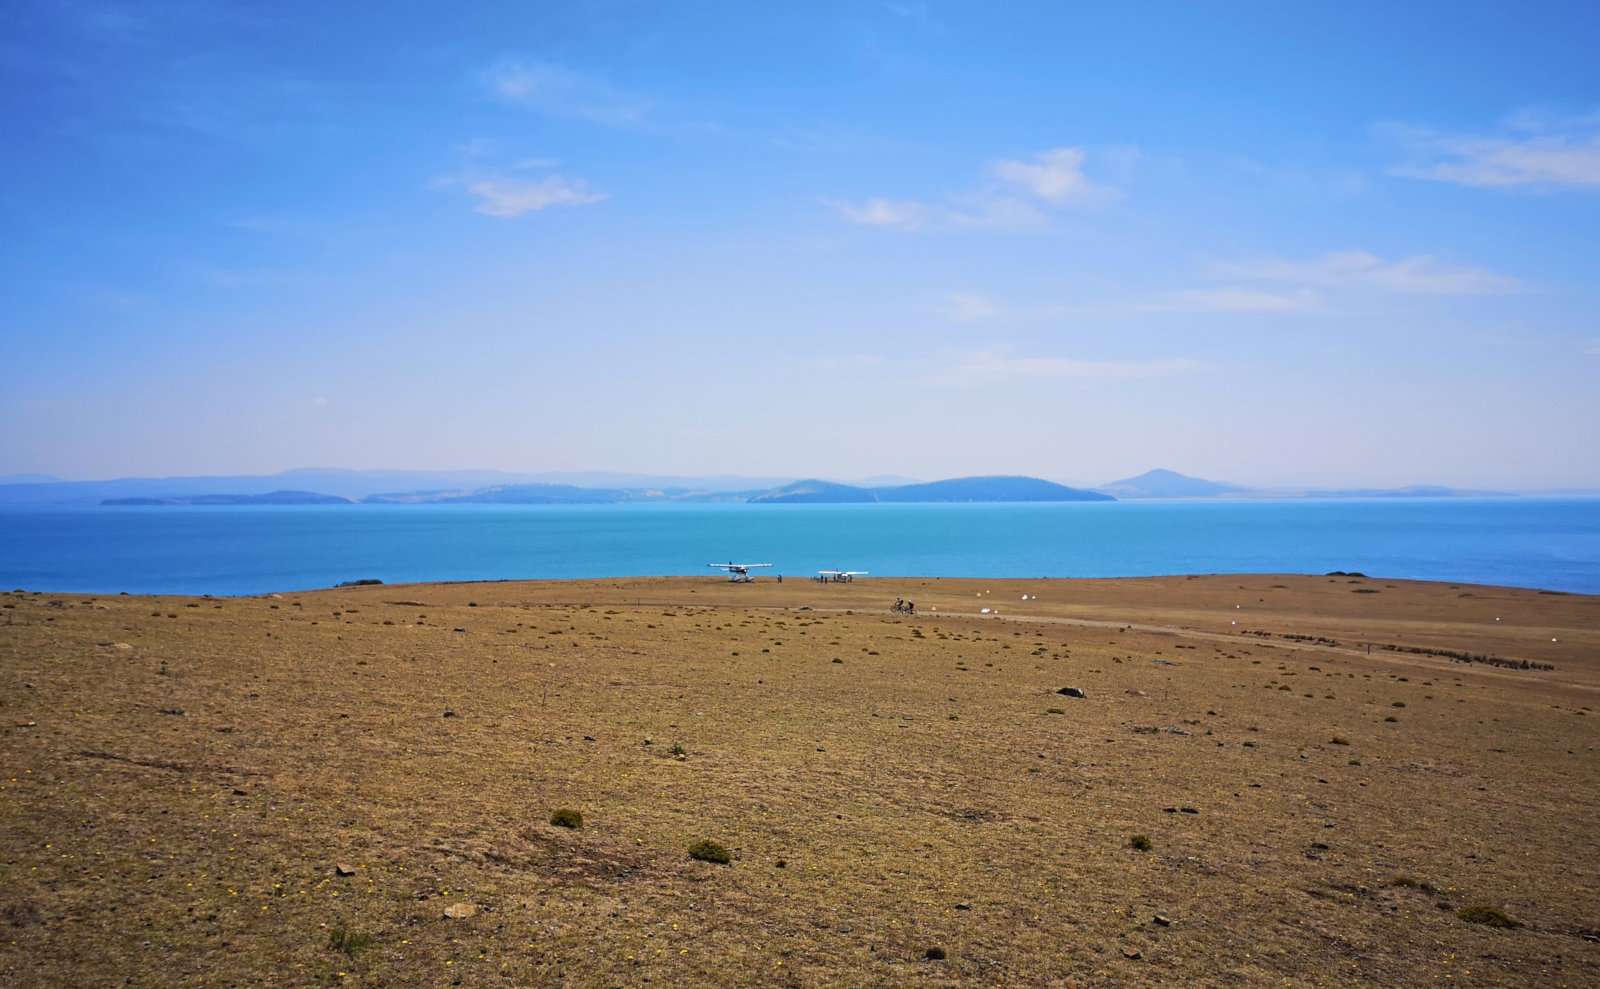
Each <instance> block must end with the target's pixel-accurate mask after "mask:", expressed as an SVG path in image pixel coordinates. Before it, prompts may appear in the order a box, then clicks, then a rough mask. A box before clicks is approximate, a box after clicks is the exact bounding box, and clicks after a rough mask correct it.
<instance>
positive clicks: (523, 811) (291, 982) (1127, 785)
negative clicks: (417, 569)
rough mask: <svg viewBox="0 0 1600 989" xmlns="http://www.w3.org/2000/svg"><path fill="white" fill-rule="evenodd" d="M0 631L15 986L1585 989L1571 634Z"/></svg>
mask: <svg viewBox="0 0 1600 989" xmlns="http://www.w3.org/2000/svg"><path fill="white" fill-rule="evenodd" d="M1024 595H1026V596H1027V600H1024V597H1023V596H1024ZM900 596H905V597H910V598H913V599H914V600H915V601H916V603H917V611H918V613H917V615H916V616H915V617H904V616H899V615H894V614H891V613H890V611H889V604H890V603H891V602H892V601H893V600H894V599H895V598H896V597H900ZM0 605H3V610H0V760H3V768H0V984H3V985H5V986H11V987H18V989H22V987H36V986H73V987H77V986H121V985H130V986H163V987H164V986H218V987H221V986H307V985H350V986H356V985H359V986H435V985H437V986H454V985H462V986H507V987H511V986H634V985H643V984H651V985H661V986H698V985H739V986H758V985H759V986H767V985H770V986H833V985H845V986H853V985H862V986H867V985H870V986H889V985H893V986H900V985H912V986H923V985H925V986H947V985H972V986H991V985H1015V986H1143V985H1162V986H1166V985H1215V986H1228V985H1239V986H1268V985H1271V986H1285V985H1287V986H1333V985H1352V984H1372V985H1382V986H1402V985H1408V986H1421V985H1429V986H1436V985H1460V986H1495V985H1521V986H1573V987H1578V986H1596V985H1600V943H1597V941H1600V843H1597V840H1596V831H1595V824H1596V821H1597V820H1600V750H1597V744H1600V711H1597V710H1596V708H1597V707H1600V598H1593V597H1582V596H1574V595H1553V594H1548V593H1539V592H1534V591H1520V590H1506V589H1501V588H1488V587H1476V586H1466V585H1462V586H1454V585H1443V584H1419V583H1410V582H1402V581H1385V580H1381V579H1363V578H1359V577H1304V576H1298V577H1296V576H1282V577H1273V576H1259V575H1257V576H1247V577H1234V576H1209V577H1198V578H1187V579H1185V578H1162V579H1149V580H1123V581H1065V580H1059V581H956V580H926V581H923V580H914V581H913V580H877V579H871V580H865V581H860V582H857V583H855V584H852V585H827V586H820V585H817V584H815V583H810V582H800V581H792V580H791V581H786V582H785V583H783V584H781V585H780V584H778V583H776V582H773V581H770V580H764V581H762V582H759V583H757V584H754V585H748V586H733V585H729V584H726V583H723V582H720V581H717V580H714V579H712V580H700V579H659V580H625V581H599V582H572V583H495V584H454V585H426V586H380V587H362V588H351V589H339V590H329V591H319V592H312V593H292V594H283V595H274V596H271V597H258V598H245V599H237V598H234V599H216V600H213V599H195V598H148V597H122V596H118V597H105V596H101V597H87V596H75V595H52V594H32V593H13V594H5V595H0ZM984 608H988V609H990V613H989V614H987V615H985V614H982V609H984ZM1391 647H1399V648H1391ZM1403 650H1412V651H1403ZM1450 653H1457V654H1462V655H1489V656H1495V657H1499V658H1501V659H1504V660H1514V661H1517V668H1508V667H1504V666H1495V665H1489V664H1486V663H1482V662H1464V661H1460V660H1459V659H1458V658H1454V657H1452V656H1451V655H1448V654H1450ZM1523 660H1527V661H1528V665H1529V668H1526V669H1524V668H1521V665H1522V664H1521V661H1523ZM1549 666H1553V667H1554V668H1553V669H1548V668H1545V667H1549ZM1067 687H1075V688H1079V689H1080V690H1081V692H1082V693H1083V694H1084V695H1085V696H1083V697H1071V696H1066V695H1063V694H1061V693H1058V691H1060V690H1061V689H1062V688H1067ZM558 810H573V811H577V812H579V813H580V814H581V817H582V821H581V826H580V827H564V826H558V825H557V824H553V823H552V815H554V814H555V812H556V811H558ZM566 823H577V822H574V821H570V820H569V821H567V822H566ZM702 840H710V841H712V842H716V843H719V844H721V845H722V846H725V847H726V849H727V850H728V851H729V852H730V853H731V861H730V862H729V863H728V864H718V863H715V862H707V861H700V860H696V859H692V858H691V857H690V856H689V854H688V849H689V848H690V846H691V845H692V844H694V843H696V842H699V841H702ZM1502 925H1503V926H1502ZM930 956H931V957H930Z"/></svg>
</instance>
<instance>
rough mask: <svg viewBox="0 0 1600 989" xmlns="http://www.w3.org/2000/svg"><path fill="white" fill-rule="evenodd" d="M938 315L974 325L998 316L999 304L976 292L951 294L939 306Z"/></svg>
mask: <svg viewBox="0 0 1600 989" xmlns="http://www.w3.org/2000/svg"><path fill="white" fill-rule="evenodd" d="M939 311H940V313H941V314H942V315H943V316H944V317H945V318H946V319H950V320H954V321H955V322H957V323H976V322H980V321H982V320H986V319H993V318H995V317H996V316H998V315H1000V312H1001V308H1000V304H999V303H997V302H995V301H994V300H993V299H991V298H989V297H988V296H986V295H981V294H979V293H977V292H951V293H950V294H949V295H948V296H947V297H946V298H945V300H944V304H943V305H942V306H940V309H939Z"/></svg>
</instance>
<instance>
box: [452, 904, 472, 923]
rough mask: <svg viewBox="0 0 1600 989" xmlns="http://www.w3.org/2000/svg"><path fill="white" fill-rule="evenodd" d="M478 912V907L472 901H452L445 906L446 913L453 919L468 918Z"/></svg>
mask: <svg viewBox="0 0 1600 989" xmlns="http://www.w3.org/2000/svg"><path fill="white" fill-rule="evenodd" d="M477 913H478V908H477V907H476V906H474V905H473V904H471V903H452V904H450V905H449V906H447V907H445V908H444V915H445V916H446V917H449V918H450V919H451V920H466V919H467V918H468V917H473V916H476V915H477Z"/></svg>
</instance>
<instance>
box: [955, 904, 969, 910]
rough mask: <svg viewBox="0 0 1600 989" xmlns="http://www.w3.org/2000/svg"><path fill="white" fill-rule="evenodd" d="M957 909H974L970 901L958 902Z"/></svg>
mask: <svg viewBox="0 0 1600 989" xmlns="http://www.w3.org/2000/svg"><path fill="white" fill-rule="evenodd" d="M956 909H957V910H971V909H972V904H970V903H957V904H956Z"/></svg>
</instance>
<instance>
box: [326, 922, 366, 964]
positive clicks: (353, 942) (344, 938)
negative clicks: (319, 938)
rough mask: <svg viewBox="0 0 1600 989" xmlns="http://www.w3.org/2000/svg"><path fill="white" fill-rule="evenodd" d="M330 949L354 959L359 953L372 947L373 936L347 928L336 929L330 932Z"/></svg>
mask: <svg viewBox="0 0 1600 989" xmlns="http://www.w3.org/2000/svg"><path fill="white" fill-rule="evenodd" d="M328 947H330V948H332V949H334V950H335V951H342V952H344V953H345V954H346V955H349V956H350V957H351V958H354V957H355V956H356V953H357V952H359V951H363V950H365V949H367V948H370V947H372V935H371V934H362V933H361V932H359V931H352V930H350V929H349V928H347V927H335V928H334V929H333V930H331V931H329V932H328Z"/></svg>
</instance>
